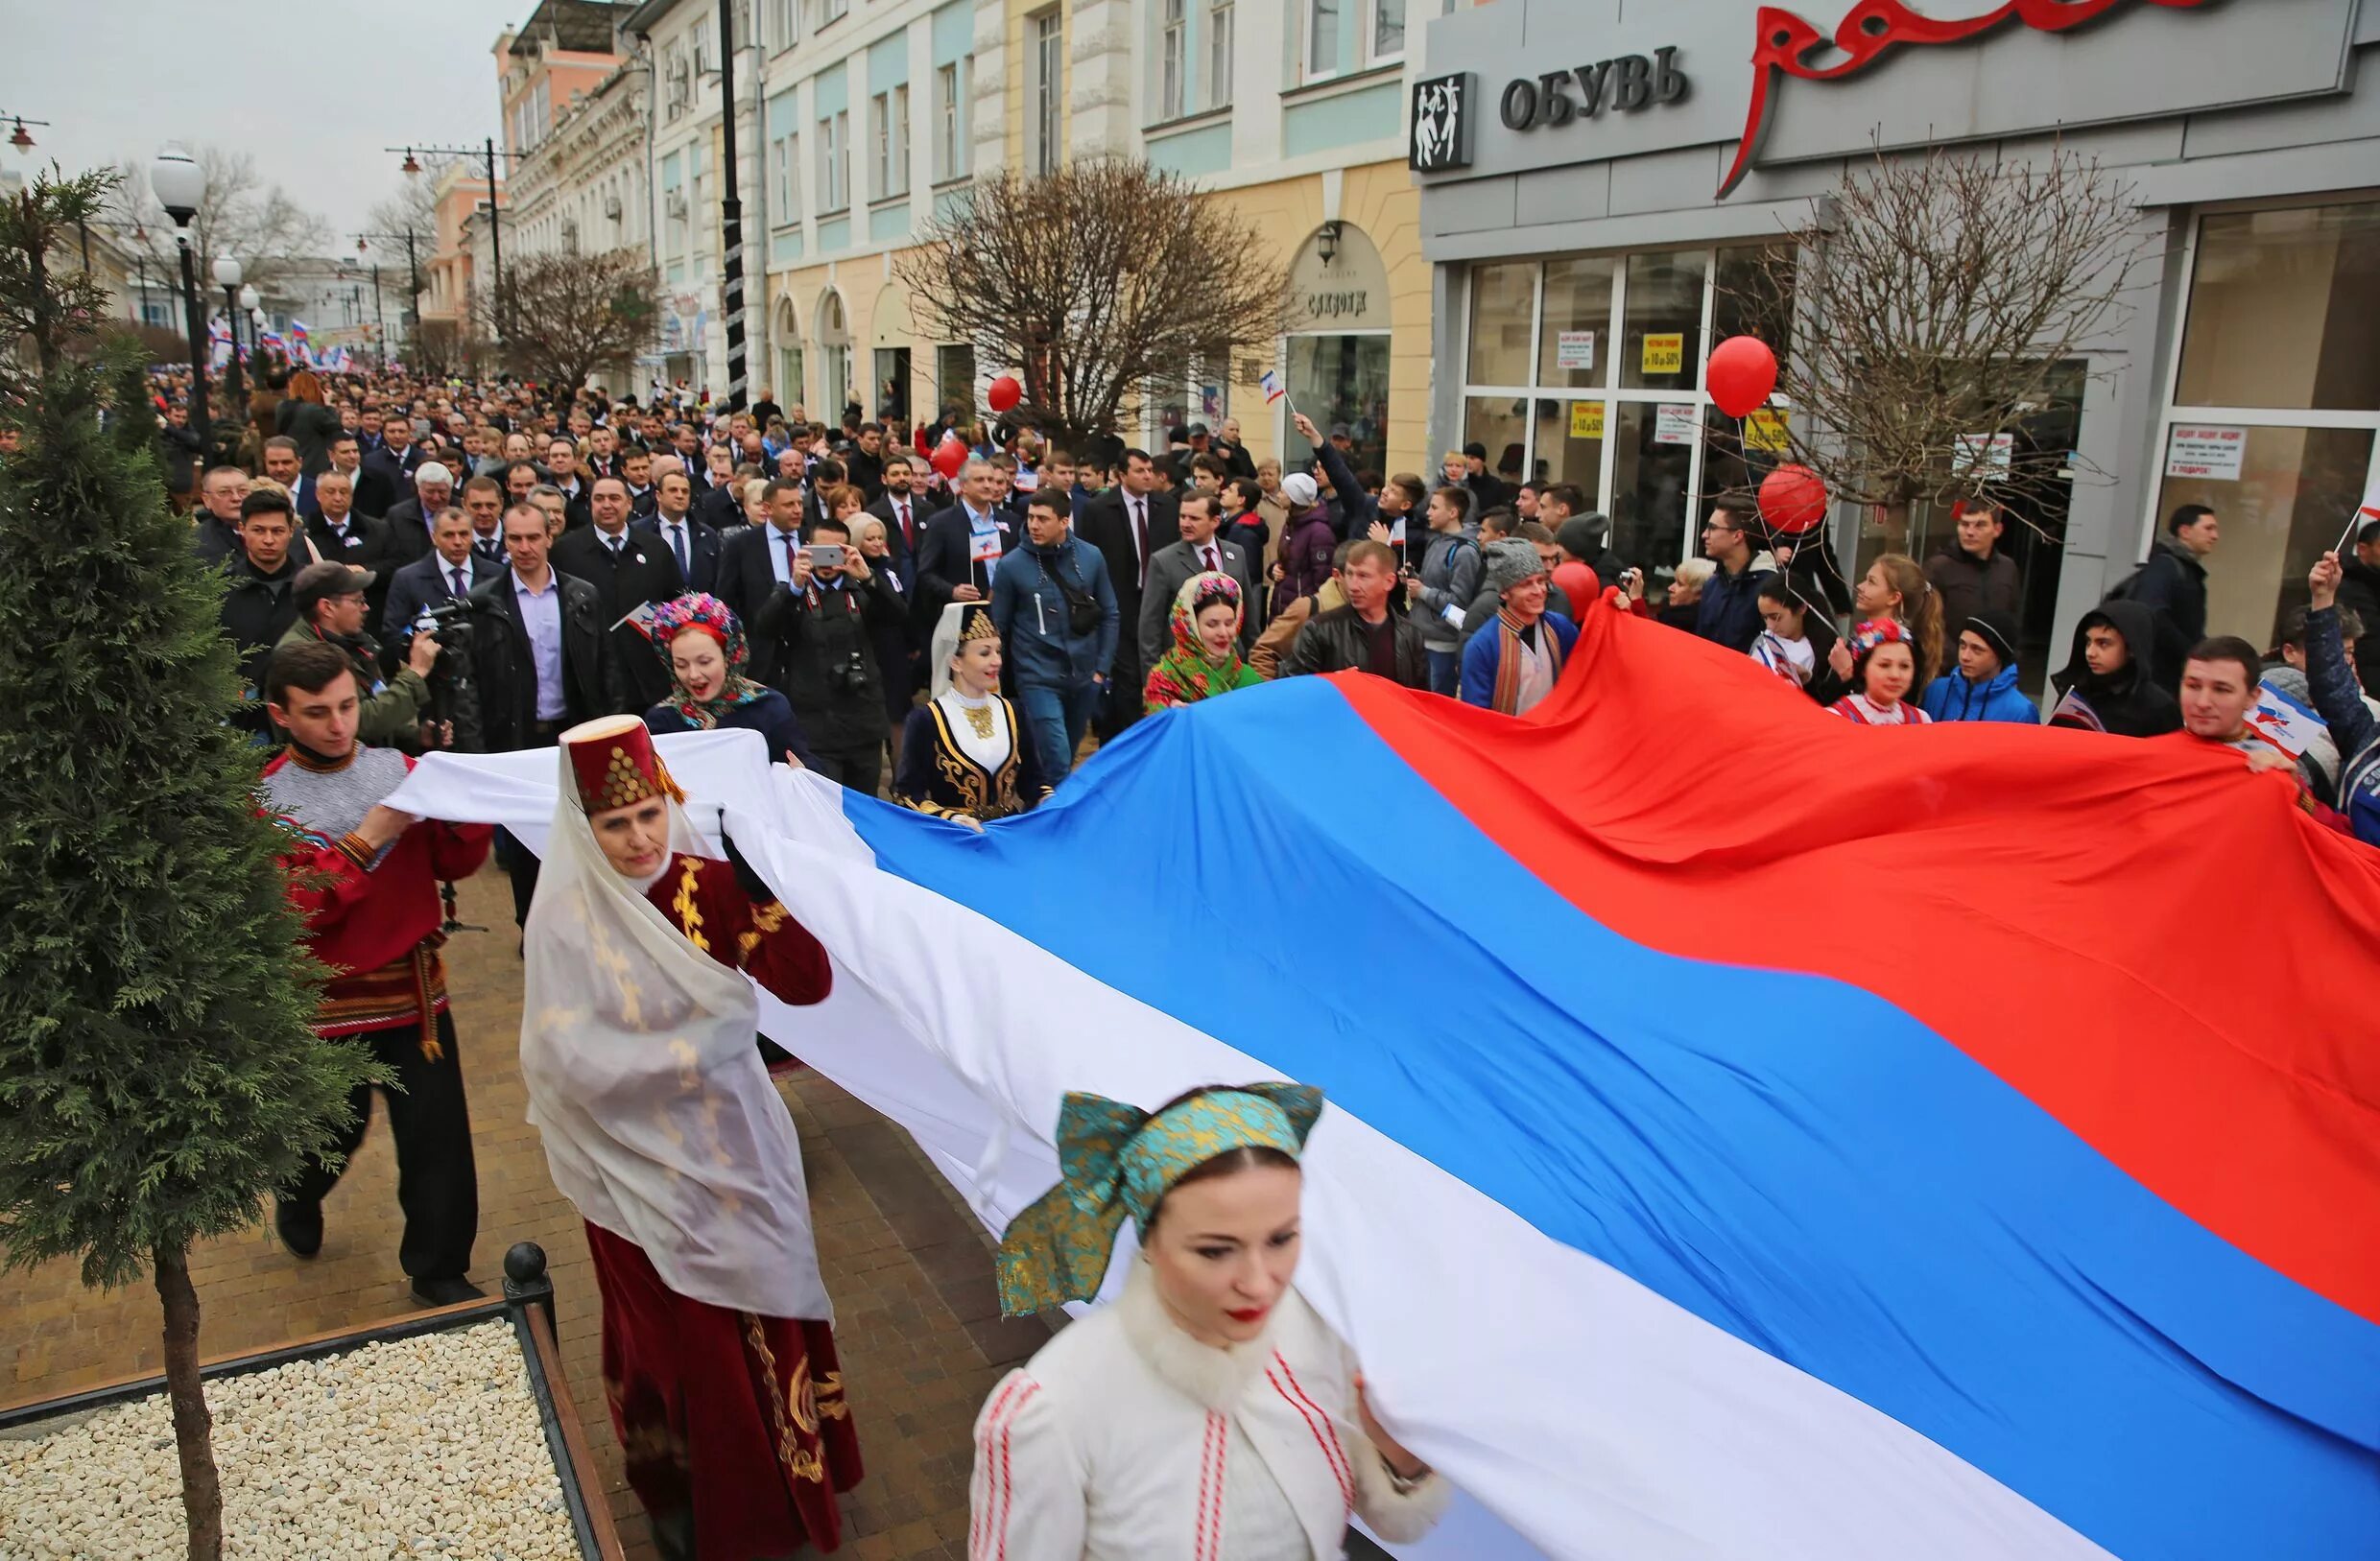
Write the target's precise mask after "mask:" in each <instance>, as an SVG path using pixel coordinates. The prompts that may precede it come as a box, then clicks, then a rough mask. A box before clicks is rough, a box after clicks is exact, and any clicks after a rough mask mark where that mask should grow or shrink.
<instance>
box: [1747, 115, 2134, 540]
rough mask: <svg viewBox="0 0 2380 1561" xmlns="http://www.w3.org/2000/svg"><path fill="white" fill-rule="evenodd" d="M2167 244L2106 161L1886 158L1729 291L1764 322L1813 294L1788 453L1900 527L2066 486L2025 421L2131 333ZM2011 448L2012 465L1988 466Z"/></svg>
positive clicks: (1793, 357)
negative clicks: (1955, 506) (2088, 362)
mask: <svg viewBox="0 0 2380 1561" xmlns="http://www.w3.org/2000/svg"><path fill="white" fill-rule="evenodd" d="M2154 249H2155V246H2154V240H2153V238H2152V237H2151V236H2150V235H2149V232H2148V229H2147V228H2146V227H2145V225H2143V224H2142V223H2141V222H2140V221H2139V219H2138V216H2137V213H2136V212H2135V211H2134V210H2133V206H2132V201H2131V193H2130V186H2129V185H2126V184H2124V183H2122V182H2120V181H2119V180H2117V179H2115V178H2114V177H2111V176H2109V175H2108V174H2107V173H2106V171H2104V170H2103V169H2102V168H2101V167H2100V165H2099V164H2098V162H2097V161H2096V160H2095V159H2086V158H2084V157H2082V156H2080V155H2078V154H2074V153H2070V152H2065V151H2062V150H2061V151H2057V152H2054V153H2053V154H2051V155H2050V156H2048V157H2046V158H2042V159H2039V160H2037V161H2033V162H2025V163H2002V162H2000V161H1998V160H1996V159H1995V158H1992V157H1988V156H1987V157H1980V158H1979V157H1977V156H1975V155H1973V154H1969V153H1966V152H1962V151H1952V150H1946V149H1942V148H1936V149H1934V150H1933V151H1931V152H1929V153H1928V154H1926V155H1924V156H1922V157H1915V158H1904V157H1889V156H1886V155H1884V154H1881V153H1879V154H1877V155H1876V156H1875V158H1874V160H1873V161H1872V162H1871V163H1870V164H1869V165H1868V167H1866V168H1864V169H1862V170H1861V171H1859V172H1858V173H1856V174H1854V175H1852V176H1850V177H1846V178H1845V180H1844V182H1843V185H1842V187H1841V188H1840V189H1839V190H1838V191H1836V192H1835V194H1834V195H1833V196H1832V197H1831V198H1830V199H1829V201H1827V202H1825V209H1824V210H1822V211H1814V212H1813V214H1812V216H1811V219H1810V220H1809V221H1808V222H1807V223H1806V224H1804V225H1802V226H1801V227H1800V228H1798V229H1797V230H1796V231H1794V232H1792V233H1791V234H1790V235H1789V241H1788V242H1787V243H1784V244H1781V245H1779V246H1777V247H1775V248H1773V249H1772V250H1770V251H1769V252H1768V254H1767V257H1766V259H1765V261H1764V262H1763V264H1762V266H1761V267H1760V268H1758V273H1757V274H1756V275H1755V277H1754V280H1753V281H1752V282H1751V283H1750V284H1749V286H1748V287H1746V288H1744V289H1743V290H1741V291H1738V290H1733V289H1731V290H1730V293H1731V296H1735V297H1736V298H1738V299H1739V300H1740V301H1742V302H1743V303H1744V304H1745V305H1746V306H1747V307H1748V308H1759V307H1764V306H1767V305H1768V304H1769V303H1770V302H1771V301H1772V300H1773V299H1774V298H1776V297H1780V296H1782V297H1794V298H1796V300H1797V306H1798V307H1797V310H1796V313H1797V324H1796V328H1795V331H1794V336H1793V343H1792V351H1791V353H1790V354H1789V355H1788V356H1787V357H1786V358H1785V361H1784V362H1783V363H1782V364H1781V365H1780V367H1779V372H1778V377H1777V394H1778V398H1779V399H1780V400H1781V401H1783V402H1785V403H1787V404H1788V405H1790V406H1791V407H1792V409H1793V413H1794V417H1793V426H1792V427H1791V429H1790V430H1789V432H1788V436H1787V437H1788V439H1789V441H1790V444H1791V458H1792V459H1793V460H1795V461H1798V462H1800V463H1802V464H1803V465H1806V466H1809V467H1810V468H1811V469H1812V470H1814V471H1816V472H1817V473H1818V474H1819V475H1820V476H1821V478H1822V479H1823V480H1824V481H1825V484H1826V486H1827V490H1828V491H1829V492H1830V493H1831V494H1833V495H1834V496H1835V497H1836V498H1839V499H1845V500H1848V501H1850V502H1852V503H1855V504H1862V505H1872V506H1876V507H1878V508H1880V509H1883V510H1884V511H1885V512H1886V516H1887V522H1886V523H1887V527H1888V529H1892V528H1893V527H1895V526H1905V525H1906V521H1907V516H1908V511H1909V509H1910V508H1911V507H1912V506H1913V505H1916V504H1920V503H1925V504H1935V505H1940V504H1946V503H1949V502H1951V501H1954V500H1958V499H1963V498H1966V497H1970V496H1973V495H1975V494H1978V493H1981V492H1983V491H1985V490H1986V488H1987V486H1988V487H1989V488H1991V489H1992V490H1993V491H1994V492H1995V494H1996V495H1997V496H1999V497H2003V498H2023V497H2038V496H2042V495H2043V494H2044V491H2045V490H2047V489H2050V488H2052V487H2053V486H2054V485H2056V484H2057V483H2058V482H2059V481H2060V480H2061V479H2060V472H2061V470H2063V469H2065V468H2068V467H2069V466H2070V465H2071V464H2072V462H2073V460H2074V458H2073V456H2072V454H2071V452H2069V451H2067V450H2065V449H2063V448H2058V449H2043V448H2038V447H2037V446H2036V445H2035V441H2033V440H2032V439H2031V438H2028V437H2027V425H2028V423H2029V422H2030V421H2032V420H2033V419H2035V417H2036V416H2037V415H2038V414H2040V413H2041V412H2042V411H2043V410H2044V409H2045V408H2047V407H2048V406H2049V405H2050V403H2051V400H2052V397H2053V393H2054V389H2055V387H2056V385H2057V383H2058V381H2059V378H2060V370H2061V366H2062V365H2064V364H2067V363H2070V362H2073V361H2075V360H2078V359H2082V358H2083V357H2084V355H2085V354H2086V353H2087V352H2088V351H2089V350H2090V349H2091V348H2092V347H2093V346H2094V345H2097V344H2101V343H2105V342H2106V341H2107V340H2108V339H2109V338H2111V337H2112V336H2113V335H2114V334H2115V333H2116V332H2117V330H2118V329H2120V327H2121V326H2122V324H2123V322H2124V320H2125V319H2126V317H2127V316H2128V315H2129V314H2130V309H2131V307H2132V305H2131V303H2130V294H2131V293H2132V292H2133V290H2134V289H2135V288H2137V287H2138V286H2139V285H2141V283H2142V282H2143V281H2145V280H2146V279H2147V275H2148V274H2149V273H2148V272H2147V268H2148V266H2149V265H2150V264H2151V263H2152V262H2153V261H2154V259H2155V253H2154ZM2001 435H2009V436H2012V438H2011V441H2010V442H2011V448H2010V449H2009V450H2008V451H2007V452H2006V455H2005V458H2004V459H2006V461H2007V462H2008V464H2007V466H2006V467H2005V468H2002V467H2000V466H1998V465H1997V464H1996V462H1994V461H1990V460H1988V459H1982V458H1983V457H1984V456H1985V453H1986V452H1987V451H1988V450H1989V449H1990V442H1991V441H1992V440H1993V439H1994V438H1995V437H1997V436H2001ZM1726 442H1727V443H1728V447H1729V448H1730V449H1732V448H1733V446H1732V436H1729V437H1728V440H1727V441H1726ZM2022 508H2023V509H2031V508H2032V507H2031V506H2025V507H2022Z"/></svg>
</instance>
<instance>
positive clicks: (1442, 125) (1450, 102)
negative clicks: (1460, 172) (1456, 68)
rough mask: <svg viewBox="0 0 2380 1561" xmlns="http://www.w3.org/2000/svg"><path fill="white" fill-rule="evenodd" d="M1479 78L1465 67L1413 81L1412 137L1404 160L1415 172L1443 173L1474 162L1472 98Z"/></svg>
mask: <svg viewBox="0 0 2380 1561" xmlns="http://www.w3.org/2000/svg"><path fill="white" fill-rule="evenodd" d="M1476 82H1477V78H1476V77H1474V76H1473V75H1472V74H1471V73H1470V72H1469V71H1463V72H1460V73H1458V74H1456V75H1453V76H1433V77H1431V78H1429V79H1428V80H1427V81H1420V82H1416V83H1414V98H1413V139H1412V142H1411V144H1410V146H1409V147H1408V148H1407V153H1406V157H1405V164H1406V166H1407V167H1409V168H1411V169H1412V170H1413V171H1414V172H1415V173H1416V174H1441V173H1445V172H1446V171H1448V170H1449V169H1455V168H1468V167H1470V166H1471V100H1472V95H1473V93H1474V91H1475V89H1476Z"/></svg>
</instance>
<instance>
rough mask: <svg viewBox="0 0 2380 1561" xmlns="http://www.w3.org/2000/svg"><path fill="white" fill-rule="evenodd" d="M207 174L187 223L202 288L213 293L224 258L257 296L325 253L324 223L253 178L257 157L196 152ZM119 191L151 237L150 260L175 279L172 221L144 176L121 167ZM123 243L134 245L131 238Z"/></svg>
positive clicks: (328, 239)
mask: <svg viewBox="0 0 2380 1561" xmlns="http://www.w3.org/2000/svg"><path fill="white" fill-rule="evenodd" d="M191 155H192V156H194V157H195V158H197V159H198V164H199V171H200V172H201V173H202V174H203V175H205V176H206V193H205V195H204V196H203V197H202V199H201V200H200V201H199V214H198V216H197V217H196V218H194V219H192V221H191V224H190V236H191V242H192V245H193V246H194V247H195V248H196V251H197V253H196V256H195V258H196V260H197V262H198V269H199V286H200V288H201V290H202V292H203V291H207V290H211V289H212V288H213V287H214V277H213V271H214V265H215V257H216V256H217V255H219V254H227V255H231V256H233V257H235V258H236V259H237V260H238V261H239V262H240V269H241V270H242V271H243V272H245V273H246V275H245V280H246V281H248V282H252V283H254V284H255V286H256V287H257V288H258V290H260V291H262V290H265V289H269V288H270V287H271V286H272V285H273V279H274V275H275V274H276V273H277V272H279V271H280V270H281V269H282V268H283V267H284V266H285V265H286V264H287V263H288V262H290V261H292V260H297V259H302V258H305V257H309V256H320V255H324V254H327V253H329V252H330V243H331V233H330V228H329V225H327V224H325V223H324V222H323V221H322V219H321V217H319V216H317V215H316V214H315V213H313V212H311V211H308V210H306V209H305V208H304V207H302V206H300V205H298V204H297V201H294V200H292V199H291V198H290V196H289V194H288V193H287V192H286V191H284V190H283V189H282V188H281V187H280V186H279V185H277V184H275V185H273V186H271V187H269V188H268V187H267V186H266V185H265V184H264V182H263V181H262V180H261V179H260V178H259V177H257V174H256V159H255V158H253V157H251V156H250V155H249V154H247V153H245V152H230V151H226V150H225V149H224V148H222V147H211V146H209V147H200V148H198V149H197V150H196V151H194V152H193V153H192V154H191ZM122 174H123V181H122V183H121V184H120V185H119V187H118V188H119V191H120V193H121V196H122V200H123V202H124V207H125V216H126V217H127V218H128V219H129V220H130V221H131V222H134V223H137V224H138V225H139V226H140V228H141V230H142V231H144V232H146V233H147V234H148V240H147V248H148V250H149V254H150V258H151V259H152V260H153V261H155V263H156V264H158V265H160V266H163V267H165V268H167V273H168V274H169V275H173V274H178V271H177V270H176V268H178V267H179V266H180V264H181V262H180V260H179V258H178V254H177V247H176V242H175V237H174V223H173V219H172V218H170V217H168V216H166V215H165V208H164V207H162V206H160V205H158V204H157V198H156V196H155V194H154V193H152V192H151V190H150V188H149V180H148V178H147V177H146V176H145V175H144V174H143V173H142V171H141V170H139V169H137V168H135V167H133V166H132V165H131V164H130V163H126V164H124V165H123V168H122ZM127 242H128V243H129V242H131V241H130V238H129V235H128V237H127Z"/></svg>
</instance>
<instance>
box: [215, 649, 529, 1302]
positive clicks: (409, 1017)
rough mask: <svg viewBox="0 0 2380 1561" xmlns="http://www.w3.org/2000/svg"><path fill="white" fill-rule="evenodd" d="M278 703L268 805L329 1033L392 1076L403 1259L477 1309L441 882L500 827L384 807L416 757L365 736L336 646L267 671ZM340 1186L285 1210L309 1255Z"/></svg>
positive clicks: (428, 1287)
mask: <svg viewBox="0 0 2380 1561" xmlns="http://www.w3.org/2000/svg"><path fill="white" fill-rule="evenodd" d="M265 699H266V702H267V705H268V707H269V709H270V711H271V713H272V716H273V719H274V721H276V722H278V723H279V725H280V727H281V729H282V730H284V731H287V732H288V733H289V735H290V742H289V745H288V746H287V747H286V748H284V749H283V750H282V751H281V752H280V754H278V755H277V756H276V757H274V760H273V762H272V763H271V764H269V765H267V766H265V770H264V779H263V784H262V786H261V788H260V792H261V798H262V802H263V806H264V807H265V809H266V811H267V812H269V813H271V814H273V815H274V816H276V817H278V818H280V819H281V821H282V822H283V823H285V824H286V825H288V827H289V830H290V833H291V841H290V847H289V850H288V852H287V853H286V854H285V855H284V856H283V858H282V862H283V864H284V865H285V866H287V867H288V868H289V870H290V898H291V900H292V901H293V902H294V903H295V904H296V905H297V908H298V910H299V911H302V912H304V914H305V918H306V939H307V943H308V945H309V946H310V948H311V950H312V952H313V954H314V956H315V958H319V959H321V961H322V962H323V963H324V964H325V965H327V966H329V967H330V978H329V980H328V981H327V982H325V983H324V985H323V987H322V1000H321V1008H320V1009H319V1010H318V1011H317V1012H316V1014H315V1020H314V1029H315V1032H316V1033H317V1034H319V1035H323V1036H349V1035H351V1036H354V1037H356V1038H357V1039H358V1040H359V1041H362V1042H364V1043H366V1044H369V1046H370V1048H371V1051H372V1054H373V1055H374V1056H375V1057H377V1058H378V1059H379V1060H380V1062H381V1063H382V1064H383V1065H384V1066H385V1067H387V1068H388V1069H389V1070H390V1072H391V1073H392V1074H393V1076H394V1081H395V1083H396V1085H397V1088H395V1089H393V1090H391V1091H390V1092H389V1094H388V1111H389V1130H390V1132H391V1133H392V1134H393V1135H394V1137H395V1140H396V1200H397V1203H398V1204H399V1205H400V1206H401V1207H402V1208H403V1209H404V1211H405V1234H404V1238H403V1240H402V1242H400V1243H399V1244H398V1247H397V1262H398V1263H399V1264H400V1265H402V1266H403V1267H404V1270H405V1272H406V1274H407V1276H408V1277H409V1278H411V1279H412V1281H413V1290H414V1294H415V1295H416V1297H417V1298H419V1299H420V1300H422V1301H423V1302H425V1303H427V1304H429V1305H432V1306H447V1305H451V1304H453V1303H455V1302H458V1301H468V1300H476V1299H478V1298H479V1297H480V1296H481V1294H482V1291H481V1290H480V1289H479V1288H478V1287H477V1286H475V1285H473V1284H472V1283H471V1282H470V1281H469V1280H468V1279H467V1278H465V1277H464V1274H465V1271H466V1270H467V1269H468V1268H469V1267H470V1266H471V1242H472V1239H473V1237H475V1236H476V1235H477V1234H478V1231H479V1176H478V1171H477V1170H476V1169H475V1167H474V1166H473V1164H472V1159H471V1120H470V1114H469V1112H468V1111H467V1109H466V1108H465V1106H464V1099H463V1070H462V1066H461V1063H460V1062H459V1061H458V1059H457V1056H456V1048H455V1022H454V1016H453V1015H452V1014H450V1013H449V1012H448V1011H447V1007H446V971H445V966H444V964H443V963H442V962H441V961H440V958H439V955H438V948H439V944H440V942H442V941H443V934H441V933H440V930H439V922H440V909H439V896H438V885H439V881H440V879H457V878H467V877H469V876H470V875H471V874H472V873H473V872H476V871H477V870H478V869H479V865H480V863H483V862H484V861H486V860H487V857H488V840H489V837H490V836H491V835H492V834H493V833H494V832H493V831H492V830H491V829H489V828H488V826H487V825H485V824H449V823H442V822H440V821H438V820H435V819H431V820H416V818H414V817H413V816H411V815H410V814H404V813H399V812H397V811H396V810H395V809H393V808H391V807H389V806H388V805H387V804H386V803H384V802H383V801H382V800H381V799H382V798H383V797H385V796H387V795H389V793H391V792H394V791H395V790H396V788H397V787H398V786H399V785H400V784H402V782H403V781H404V779H405V772H406V771H407V770H408V769H411V768H412V767H413V760H411V759H409V758H407V757H406V756H405V755H403V754H401V753H398V752H397V751H396V750H395V749H393V748H373V747H367V746H365V745H363V744H361V743H358V742H357V741H356V740H355V728H356V721H357V709H358V704H359V700H358V693H357V689H356V686H355V674H354V672H353V671H352V670H351V669H350V667H349V666H348V663H347V658H346V653H345V651H344V650H340V649H339V648H338V647H337V646H334V645H328V644H324V643H322V642H320V641H292V642H290V643H287V644H284V645H282V646H280V647H279V648H278V649H276V650H274V652H273V659H272V661H271V662H270V663H269V664H268V666H267V668H266V672H265ZM349 1103H350V1104H351V1105H352V1106H353V1107H354V1111H355V1121H354V1123H353V1124H352V1125H351V1126H350V1127H348V1129H347V1130H346V1131H345V1133H344V1134H342V1135H341V1137H340V1141H339V1142H338V1144H337V1145H336V1146H335V1148H336V1149H337V1151H338V1153H340V1154H341V1155H343V1156H344V1155H347V1154H351V1153H353V1152H354V1150H355V1147H356V1146H357V1145H359V1144H361V1143H362V1142H363V1141H364V1129H365V1126H366V1124H367V1123H369V1121H370V1116H371V1089H370V1087H369V1085H367V1086H363V1087H359V1088H358V1089H357V1090H356V1092H355V1095H354V1097H353V1099H352V1100H350V1102H349ZM338 1180H339V1173H338V1172H337V1171H330V1170H327V1169H325V1168H324V1167H323V1166H322V1164H321V1162H320V1161H319V1160H318V1161H316V1162H315V1163H314V1164H313V1165H312V1166H311V1167H310V1169H309V1170H308V1171H306V1172H305V1174H304V1176H303V1177H302V1178H301V1179H300V1180H299V1182H298V1184H297V1186H296V1187H293V1188H290V1189H289V1190H288V1191H287V1192H286V1193H285V1194H284V1195H283V1196H282V1197H281V1198H280V1200H279V1201H278V1202H277V1203H276V1204H275V1205H274V1214H273V1224H274V1231H275V1232H276V1233H277V1234H278V1235H279V1237H280V1239H281V1244H282V1245H284V1246H286V1247H288V1248H289V1250H290V1251H291V1253H292V1254H294V1255H295V1256H297V1257H300V1258H310V1257H313V1256H314V1255H315V1254H316V1253H317V1252H319V1251H321V1248H322V1198H323V1196H324V1194H328V1193H329V1192H330V1190H331V1188H332V1187H334V1186H335V1185H337V1183H338Z"/></svg>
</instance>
